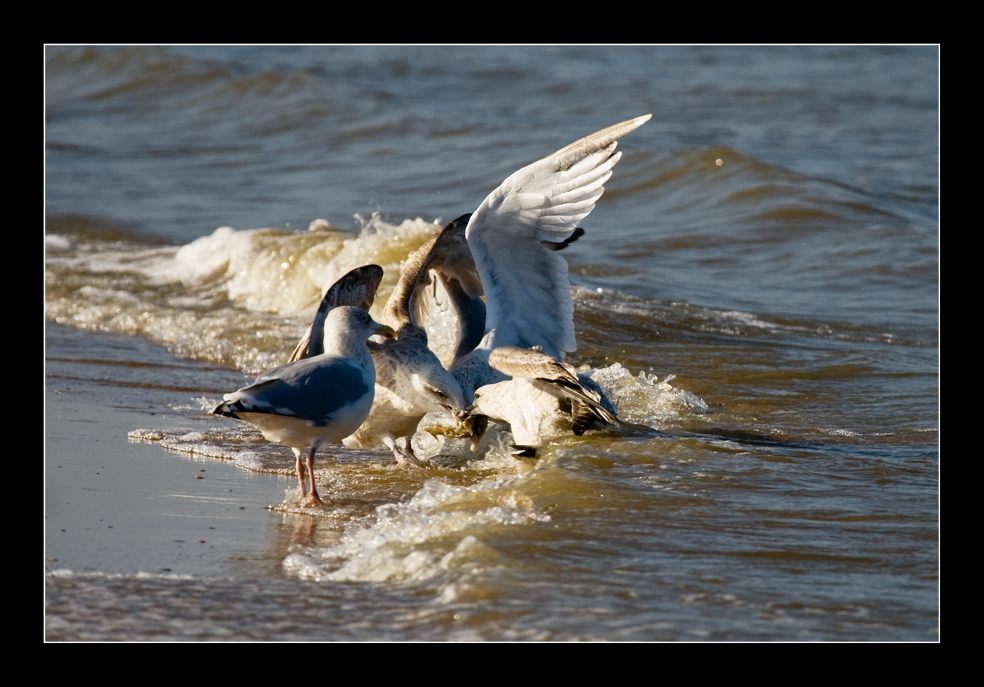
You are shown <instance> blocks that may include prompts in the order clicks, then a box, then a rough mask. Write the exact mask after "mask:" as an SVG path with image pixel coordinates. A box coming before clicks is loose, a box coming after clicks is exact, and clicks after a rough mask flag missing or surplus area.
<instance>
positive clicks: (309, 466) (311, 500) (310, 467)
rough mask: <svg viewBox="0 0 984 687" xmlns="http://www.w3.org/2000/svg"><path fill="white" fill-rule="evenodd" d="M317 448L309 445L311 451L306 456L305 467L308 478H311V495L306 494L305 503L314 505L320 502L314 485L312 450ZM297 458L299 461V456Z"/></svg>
mask: <svg viewBox="0 0 984 687" xmlns="http://www.w3.org/2000/svg"><path fill="white" fill-rule="evenodd" d="M317 450H318V447H317V446H312V447H311V452H310V453H308V457H307V469H308V473H309V474H308V478H309V479H310V480H311V495H310V496H308V499H307V503H308V504H309V505H314V504H316V503H318V504H320V503H321V497H319V496H318V490H317V488H316V487H315V486H314V452H315V451H317ZM297 460H298V461H300V458H299V457H298V459H297ZM301 488H302V489H303V487H301ZM302 496H303V494H302Z"/></svg>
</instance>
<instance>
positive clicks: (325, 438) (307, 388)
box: [212, 302, 395, 505]
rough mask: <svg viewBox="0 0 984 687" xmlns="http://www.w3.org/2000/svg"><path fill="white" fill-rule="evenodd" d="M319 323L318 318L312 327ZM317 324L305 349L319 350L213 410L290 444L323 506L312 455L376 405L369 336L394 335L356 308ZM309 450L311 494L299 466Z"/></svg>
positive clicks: (307, 497)
mask: <svg viewBox="0 0 984 687" xmlns="http://www.w3.org/2000/svg"><path fill="white" fill-rule="evenodd" d="M322 304H324V303H323V302H322ZM319 313H320V309H319ZM318 321H319V320H318V318H317V317H316V318H315V324H317V323H318ZM316 328H320V329H321V330H322V332H323V335H322V336H321V337H319V338H320V340H321V343H320V344H311V342H309V346H307V347H306V349H307V350H308V351H310V350H312V349H315V350H320V351H322V352H320V353H316V354H314V355H311V356H310V357H305V358H302V359H300V360H295V361H293V362H288V363H286V364H284V365H281V366H279V367H276V368H274V369H272V370H270V371H269V372H265V373H264V374H262V375H260V376H259V377H257V378H256V381H254V382H253V383H252V384H250V385H249V386H246V387H243V388H242V389H240V390H239V391H234V392H232V393H229V394H226V395H225V396H223V397H222V398H223V402H222V403H221V404H219V406H218V407H217V408H215V410H213V411H212V412H213V413H215V414H216V415H224V416H226V417H234V418H237V419H239V420H244V421H246V422H249V423H250V424H252V425H255V426H256V427H257V429H259V430H260V431H261V432H262V433H263V436H264V438H266V439H267V441H272V442H276V443H279V444H284V445H285V446H289V447H290V449H291V450H292V451H293V452H294V456H295V458H296V462H297V480H298V482H299V484H300V488H301V499H302V502H303V503H304V504H305V505H317V504H320V503H321V498H320V497H319V496H318V491H317V488H316V487H315V484H314V454H315V452H316V451H317V450H318V448H319V447H320V446H321V445H322V444H324V443H326V442H331V443H334V442H339V441H341V440H342V439H344V438H345V437H347V436H348V435H350V434H351V433H352V432H354V431H355V430H356V429H357V428H358V426H359V425H360V424H362V421H363V420H365V418H366V416H367V415H368V414H369V410H370V408H371V407H372V402H373V396H374V390H375V379H376V372H375V369H374V367H373V362H372V357H371V356H370V354H369V348H368V347H367V345H366V339H368V338H369V337H370V336H371V335H373V334H379V335H382V336H395V332H394V331H393V330H392V329H391V328H390V327H387V326H386V325H383V324H379V323H378V322H376V321H375V320H373V319H372V318H371V317H369V313H368V312H366V311H365V310H363V309H362V308H355V307H352V306H339V307H334V308H328V309H326V313H325V316H324V317H323V318H321V320H320V327H315V325H312V331H313V330H315V329H316ZM304 449H307V471H308V473H309V481H310V487H311V488H310V492H308V491H307V488H306V485H305V482H304V465H303V464H302V463H301V455H302V452H303V450H304Z"/></svg>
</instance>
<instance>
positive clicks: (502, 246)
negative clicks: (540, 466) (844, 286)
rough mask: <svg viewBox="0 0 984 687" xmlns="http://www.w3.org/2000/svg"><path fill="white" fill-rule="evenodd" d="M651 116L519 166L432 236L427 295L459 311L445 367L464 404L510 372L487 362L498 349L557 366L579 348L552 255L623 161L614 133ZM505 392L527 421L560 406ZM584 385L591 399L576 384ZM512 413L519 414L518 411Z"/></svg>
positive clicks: (558, 262)
mask: <svg viewBox="0 0 984 687" xmlns="http://www.w3.org/2000/svg"><path fill="white" fill-rule="evenodd" d="M651 116H652V115H644V116H642V117H636V118H635V119H629V120H627V121H624V122H621V123H619V124H615V125H613V126H610V127H608V128H605V129H602V130H601V131H598V132H596V133H593V134H591V135H590V136H587V137H585V138H582V139H580V140H578V141H575V142H574V143H571V144H570V145H568V146H566V147H564V148H562V149H561V150H558V151H557V152H555V153H554V154H552V155H549V156H547V157H545V158H543V159H542V160H539V161H537V162H534V163H533V164H531V165H528V166H526V167H523V168H522V169H520V170H519V171H517V172H515V173H513V174H512V175H510V176H509V177H507V178H506V180H505V181H503V182H502V184H500V185H499V187H498V188H496V189H495V190H494V191H493V192H492V193H490V194H489V195H488V197H487V198H486V199H485V200H484V201H482V203H481V205H479V207H478V209H477V210H476V211H475V212H473V213H472V214H471V215H464V216H462V217H459V218H458V219H457V220H455V221H454V222H452V223H450V224H449V225H447V226H446V227H445V228H444V230H443V231H442V232H441V233H440V235H439V236H438V238H437V239H436V241H435V243H434V244H433V246H432V252H434V253H436V254H435V255H434V256H433V257H431V258H430V260H429V262H428V265H429V269H430V270H431V271H432V272H433V273H434V276H435V286H437V285H439V286H440V287H441V288H440V289H435V290H432V294H431V295H432V296H433V297H434V298H435V299H436V300H441V299H442V298H443V299H445V300H446V301H448V302H450V303H451V305H452V307H453V308H454V310H455V312H456V315H457V317H458V323H459V333H458V346H457V349H456V351H455V355H454V359H453V360H452V363H451V367H450V369H451V373H452V374H453V375H454V377H455V379H457V380H458V382H459V384H460V385H461V388H462V391H463V393H464V398H465V402H466V403H468V404H471V403H472V402H473V401H474V400H475V392H476V391H477V390H478V389H480V388H481V387H483V386H486V385H490V384H495V383H498V382H502V381H506V380H508V379H509V378H510V376H512V375H511V373H508V372H505V371H504V368H503V367H501V366H497V365H490V355H491V354H492V353H493V351H495V350H496V349H499V348H502V347H509V348H513V349H524V350H526V351H529V350H530V349H535V352H538V353H540V354H542V355H544V356H546V358H547V359H549V360H551V361H553V362H555V363H560V361H561V360H562V359H563V357H564V354H565V353H570V352H573V351H574V350H576V349H577V342H576V338H575V335H574V304H573V302H572V301H571V295H570V282H569V279H568V274H567V261H566V260H564V258H563V257H561V256H560V255H559V254H558V251H559V250H560V249H562V248H564V247H565V246H567V245H568V244H569V243H570V242H572V241H574V240H576V239H577V238H578V236H580V233H582V232H581V230H580V229H578V224H579V223H580V222H581V221H582V220H583V219H584V218H585V217H587V216H588V214H589V213H590V212H591V211H592V210H593V209H594V206H595V202H596V201H597V200H598V199H599V198H600V197H601V195H602V193H604V190H605V189H604V183H605V182H606V181H607V180H608V178H609V177H610V176H611V174H612V168H613V167H614V166H615V164H616V163H617V162H618V160H619V158H620V157H621V152H616V150H615V148H616V145H617V144H616V141H617V139H619V138H621V137H622V136H624V135H625V134H627V133H629V132H631V131H633V130H635V129H637V128H638V127H640V126H642V125H643V124H644V123H646V122H647V121H649V119H650V118H651ZM420 283H423V281H421V282H420ZM483 295H484V299H485V300H484V303H483V301H482V296H483ZM497 367H499V369H496V368H497ZM573 378H574V379H575V380H576V379H577V378H576V376H574V377H573ZM511 388H512V387H511ZM512 389H513V390H512V392H511V393H508V394H506V395H505V396H504V397H503V398H504V399H507V398H511V399H512V402H513V403H514V404H518V405H525V406H527V407H526V408H525V412H526V413H527V415H528V416H529V417H528V421H529V422H532V416H531V415H530V414H531V413H532V414H537V413H538V414H540V415H541V416H542V415H545V414H548V413H552V412H554V411H555V410H557V398H556V396H555V395H552V394H550V393H547V394H546V397H547V398H544V400H543V401H542V402H537V401H534V400H532V399H531V398H530V397H529V396H528V395H526V394H525V393H524V392H521V391H519V390H518V389H516V388H512ZM581 391H582V392H584V393H585V394H586V395H587V396H588V397H590V394H589V393H588V392H587V390H586V389H584V388H583V385H582V389H581ZM592 393H593V392H592ZM536 396H537V398H541V397H543V394H542V393H541V394H537V395H536ZM488 403H489V405H490V406H491V401H488ZM588 406H589V407H592V406H591V404H588ZM601 407H604V406H601ZM513 411H514V412H513V413H512V415H513V416H514V417H518V415H516V414H515V413H516V412H519V409H517V408H514V409H513ZM605 412H608V413H609V414H610V417H611V418H614V414H611V412H610V411H609V410H607V409H606V411H605ZM598 415H599V417H597V418H596V420H601V421H604V422H611V421H612V419H609V417H608V416H606V415H604V414H603V413H601V412H600V411H599V413H598ZM501 419H505V418H501ZM575 422H576V420H575ZM579 428H580V425H578V424H575V429H579Z"/></svg>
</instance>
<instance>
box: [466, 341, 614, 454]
mask: <svg viewBox="0 0 984 687" xmlns="http://www.w3.org/2000/svg"><path fill="white" fill-rule="evenodd" d="M489 364H490V365H491V366H492V367H493V368H494V369H496V370H498V371H499V372H502V373H503V374H505V375H508V376H509V377H511V379H508V380H507V381H503V382H497V383H495V384H486V385H484V386H482V387H481V388H479V389H478V390H477V391H476V392H475V398H474V401H472V403H471V405H469V406H468V408H467V409H466V411H465V413H463V414H462V415H463V417H464V422H463V424H464V425H465V426H466V427H467V428H469V429H471V430H472V450H474V449H475V446H476V445H477V444H478V440H479V439H480V438H481V436H482V434H483V433H484V431H485V428H486V426H487V422H486V421H485V418H491V419H493V420H498V421H500V422H506V423H508V424H509V428H510V431H511V432H512V435H513V440H514V441H515V442H516V446H515V447H516V449H517V451H516V455H519V456H522V457H528V458H532V457H533V456H535V455H536V446H537V445H538V444H539V443H540V441H541V434H542V431H543V429H544V423H545V422H547V421H548V420H553V419H554V418H557V417H559V416H560V414H564V415H569V416H570V419H571V431H573V432H574V434H575V435H576V436H581V435H582V434H584V432H585V431H587V430H588V429H590V428H591V427H592V426H593V425H595V424H596V423H598V424H602V425H614V424H618V422H619V420H618V417H616V415H615V413H614V412H613V411H612V410H610V409H609V408H608V407H606V403H607V399H605V400H603V399H602V396H601V394H600V393H599V392H598V391H597V390H595V389H590V388H588V387H586V386H585V384H587V383H590V382H589V381H588V380H584V381H582V380H581V379H579V378H578V376H577V372H575V370H574V368H573V367H572V366H571V365H569V364H568V363H565V362H563V361H561V360H557V359H556V358H554V357H552V356H549V355H547V354H545V353H542V352H540V351H538V350H536V349H522V348H515V347H513V346H500V347H499V348H496V349H494V350H493V351H492V352H491V353H490V354H489Z"/></svg>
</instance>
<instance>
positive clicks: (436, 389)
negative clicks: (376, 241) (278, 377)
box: [344, 233, 465, 466]
mask: <svg viewBox="0 0 984 687" xmlns="http://www.w3.org/2000/svg"><path fill="white" fill-rule="evenodd" d="M443 235H444V234H443V233H439V234H438V235H437V236H435V237H434V238H433V239H431V240H430V241H428V242H427V243H426V244H425V245H424V246H422V247H421V248H419V249H418V250H416V251H415V252H413V253H412V254H410V256H409V257H408V258H407V259H406V261H405V262H404V264H403V268H402V270H401V271H400V281H399V282H398V283H397V285H396V288H395V289H394V290H393V293H392V294H390V297H389V299H388V300H387V301H386V307H385V308H384V309H383V312H382V314H381V315H380V318H379V319H380V320H381V321H382V322H383V323H385V324H387V325H389V326H390V327H392V328H393V329H394V330H396V332H397V335H398V338H397V339H394V340H387V341H383V342H382V343H376V342H370V344H369V349H370V351H371V353H372V359H373V362H374V363H375V366H376V397H375V401H374V402H373V405H372V410H370V411H369V415H368V417H367V418H366V420H365V422H363V423H362V425H361V426H360V427H359V428H358V429H357V430H356V431H355V432H354V433H353V434H352V435H351V436H349V437H348V438H346V439H345V442H344V443H345V445H346V446H349V447H356V448H369V447H371V446H379V445H385V446H387V447H389V449H390V450H391V451H392V452H393V456H394V457H395V458H396V460H397V462H398V463H400V464H401V465H407V466H409V465H418V464H419V461H418V460H417V458H416V456H415V455H414V453H413V448H412V446H411V444H410V440H411V438H412V437H413V434H414V432H416V431H417V425H418V424H419V423H420V421H421V420H422V419H423V417H424V415H426V414H427V413H429V412H442V411H447V412H448V413H450V414H452V415H454V414H455V413H459V412H461V411H463V410H464V407H465V402H464V398H463V396H462V392H461V385H460V384H459V383H458V381H457V380H456V379H455V378H454V377H453V376H452V375H451V373H450V372H448V371H447V370H446V369H444V366H443V365H441V361H440V360H438V358H437V356H436V355H435V354H434V353H433V352H432V351H431V350H430V348H428V345H427V332H426V331H425V330H424V328H423V327H421V326H419V325H418V324H417V321H416V316H415V314H414V310H415V307H414V302H415V299H416V296H417V295H418V294H419V293H420V292H421V289H422V285H423V282H425V281H427V280H428V271H429V269H430V265H431V263H432V262H433V261H434V260H435V259H437V256H438V255H439V254H440V251H439V250H434V246H435V244H437V243H438V242H439V241H440V240H441V237H442V236H443ZM401 443H402V445H401Z"/></svg>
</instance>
